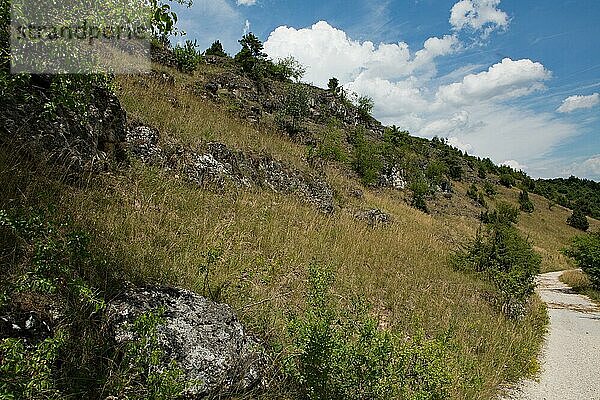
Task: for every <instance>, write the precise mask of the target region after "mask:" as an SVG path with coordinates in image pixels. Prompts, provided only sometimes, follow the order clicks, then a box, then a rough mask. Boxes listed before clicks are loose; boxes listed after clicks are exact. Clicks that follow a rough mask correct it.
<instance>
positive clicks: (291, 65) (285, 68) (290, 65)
mask: <svg viewBox="0 0 600 400" xmlns="http://www.w3.org/2000/svg"><path fill="white" fill-rule="evenodd" d="M267 71H268V72H269V73H270V74H271V75H272V76H273V77H274V78H276V79H279V80H282V81H286V80H288V79H294V80H295V81H296V82H298V81H300V79H302V77H303V76H304V74H305V73H306V67H304V66H303V65H302V64H300V63H299V62H298V60H296V59H295V58H294V57H292V56H288V57H285V58H282V59H280V60H277V61H276V62H271V61H268V62H267Z"/></svg>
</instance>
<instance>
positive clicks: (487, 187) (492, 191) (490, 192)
mask: <svg viewBox="0 0 600 400" xmlns="http://www.w3.org/2000/svg"><path fill="white" fill-rule="evenodd" d="M483 191H484V192H485V194H486V195H487V196H489V197H494V196H495V195H496V194H498V192H497V191H496V188H495V187H494V185H492V184H491V183H490V182H485V183H484V184H483Z"/></svg>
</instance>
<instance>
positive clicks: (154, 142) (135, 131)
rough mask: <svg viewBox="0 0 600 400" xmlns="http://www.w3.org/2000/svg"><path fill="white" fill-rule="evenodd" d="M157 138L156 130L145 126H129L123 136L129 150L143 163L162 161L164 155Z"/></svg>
mask: <svg viewBox="0 0 600 400" xmlns="http://www.w3.org/2000/svg"><path fill="white" fill-rule="evenodd" d="M158 139H159V135H158V131H157V130H156V129H152V128H150V127H147V126H134V127H131V128H129V129H128V130H127V135H126V136H125V141H126V143H127V147H128V149H129V151H131V153H132V154H133V155H134V156H135V157H137V158H139V159H141V160H142V161H143V162H145V163H157V162H158V163H162V162H163V160H164V155H163V153H162V149H161V148H160V146H159V145H158Z"/></svg>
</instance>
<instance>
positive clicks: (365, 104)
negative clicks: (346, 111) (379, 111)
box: [356, 96, 375, 121]
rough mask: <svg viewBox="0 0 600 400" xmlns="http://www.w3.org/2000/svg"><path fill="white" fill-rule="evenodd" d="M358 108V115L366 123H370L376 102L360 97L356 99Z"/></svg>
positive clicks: (366, 97)
mask: <svg viewBox="0 0 600 400" xmlns="http://www.w3.org/2000/svg"><path fill="white" fill-rule="evenodd" d="M356 107H357V108H358V114H359V115H360V116H361V118H362V119H363V120H364V121H368V120H369V119H370V118H371V112H372V111H373V107H375V102H374V101H373V99H372V98H370V97H368V96H359V97H358V98H357V99H356Z"/></svg>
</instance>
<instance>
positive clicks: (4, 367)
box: [0, 330, 67, 400]
mask: <svg viewBox="0 0 600 400" xmlns="http://www.w3.org/2000/svg"><path fill="white" fill-rule="evenodd" d="M66 340H67V334H66V332H64V331H60V330H59V331H57V332H56V333H55V334H54V336H52V337H49V338H47V339H45V340H43V341H42V342H40V343H39V344H37V345H34V346H28V345H26V344H25V341H24V340H23V339H14V338H8V339H2V340H0V375H1V377H0V398H1V399H57V400H58V399H62V398H64V395H63V394H62V393H61V391H60V390H59V389H58V388H57V382H56V376H55V370H56V368H57V361H58V356H59V353H60V351H61V350H62V349H63V347H64V345H65V342H66Z"/></svg>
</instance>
